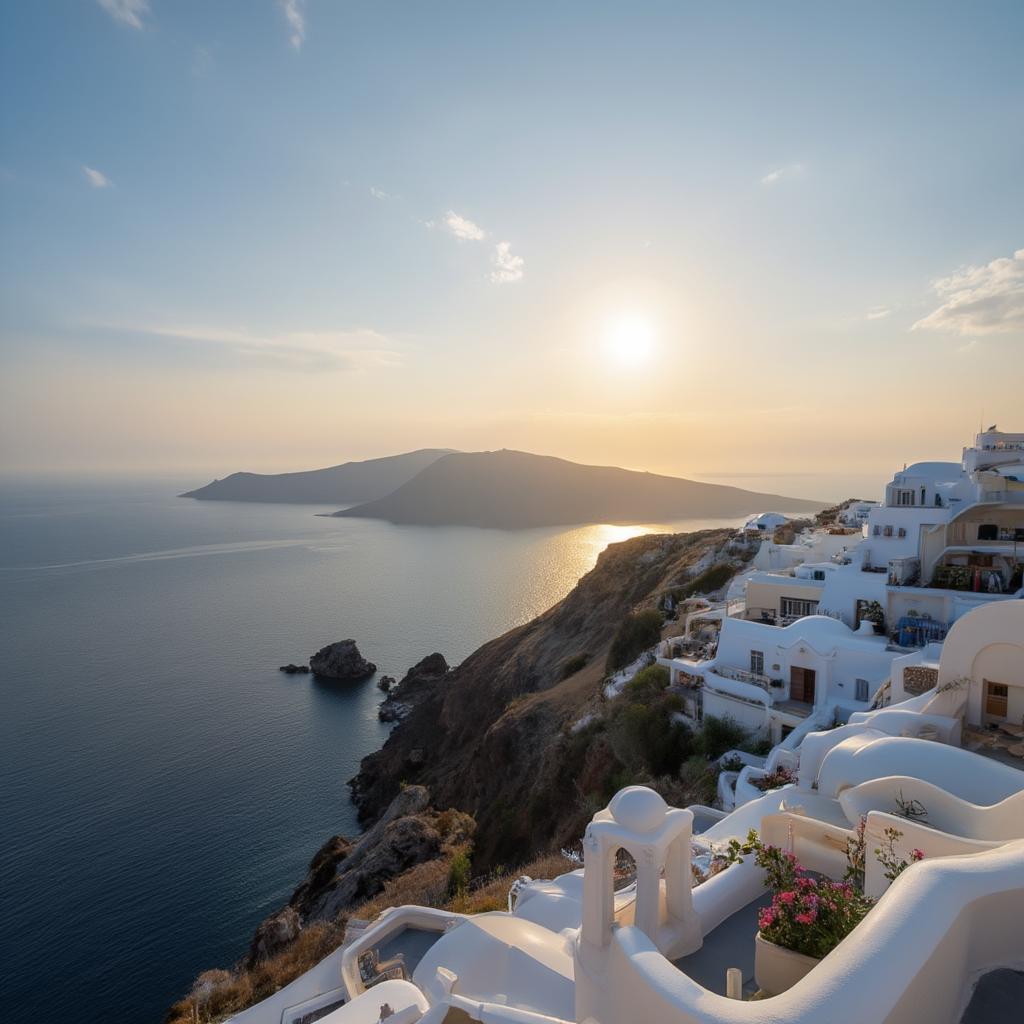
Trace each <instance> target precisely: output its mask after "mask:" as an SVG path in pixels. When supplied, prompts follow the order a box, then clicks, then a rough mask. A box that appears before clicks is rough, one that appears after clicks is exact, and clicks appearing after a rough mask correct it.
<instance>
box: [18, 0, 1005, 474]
mask: <svg viewBox="0 0 1024 1024" xmlns="http://www.w3.org/2000/svg"><path fill="white" fill-rule="evenodd" d="M0 35H2V43H0V46H2V52H0V57H2V60H0V76H2V87H3V92H4V96H5V101H4V103H3V105H2V111H0V143H2V150H0V202H2V208H0V216H2V220H0V228H2V234H3V240H2V243H0V272H2V284H0V289H2V290H0V305H2V308H0V357H2V359H3V363H4V367H3V369H4V374H3V378H4V384H3V393H2V397H3V410H2V412H0V427H2V432H3V441H2V445H3V447H2V448H0V455H2V458H3V461H4V463H5V464H6V465H8V466H10V467H12V468H17V469H20V470H26V469H40V470H46V469H54V470H64V469H68V468H79V469H96V470H104V469H118V468H124V469H131V468H136V467H139V468H141V467H158V468H168V469H184V468H188V469H191V468H195V469H197V470H198V469H200V468H201V469H204V470H206V469H210V470H211V471H214V470H216V471H224V472H226V471H229V470H231V469H235V468H241V467H242V466H247V467H250V468H257V469H259V468H278V469H286V468H298V467H300V466H307V465H315V464H318V463H320V464H322V463H330V462H336V461H341V460H342V459H344V458H348V457H364V456H370V455H377V454H385V453H386V452H388V451H392V450H397V449H400V448H413V447H418V446H420V445H433V444H438V445H451V446H453V447H461V448H494V447H503V446H508V447H522V448H529V449H531V450H538V451H546V452H551V453H554V454H562V455H566V456H568V457H571V458H578V459H580V460H583V461H595V462H616V463H619V464H623V465H630V466H635V467H638V468H649V469H655V470H663V471H670V472H678V473H687V472H689V473H694V474H696V473H703V472H711V471H723V472H735V473H741V472H749V471H752V470H754V469H758V470H760V469H765V468H767V469H771V470H773V471H774V470H778V471H780V472H786V471H791V470H792V469H793V468H794V467H795V466H798V465H805V466H807V465H809V466H812V467H814V468H817V467H825V466H826V465H828V464H830V463H831V462H832V461H833V460H834V459H835V458H836V457H837V456H838V457H841V458H844V459H848V460H850V462H851V464H852V463H856V468H857V469H858V470H860V471H863V472H874V471H875V467H876V465H877V467H878V471H879V472H882V473H884V472H887V471H888V469H890V468H892V463H893V462H894V461H898V462H902V461H904V460H905V459H907V458H915V457H917V456H919V455H920V456H921V457H926V456H927V457H939V456H946V457H949V456H952V457H955V456H956V454H957V452H958V450H959V446H960V445H961V444H962V443H965V442H966V441H967V440H968V436H969V434H970V431H971V430H973V429H974V427H975V426H976V425H977V420H978V417H979V415H982V414H984V415H985V416H986V418H988V419H990V420H991V419H994V418H997V417H1001V418H1002V420H1003V421H1004V422H1003V424H1002V425H1004V426H1006V427H1007V428H1013V427H1014V426H1015V423H1014V421H1013V420H1012V417H1013V415H1014V414H1015V413H1016V414H1017V427H1016V428H1017V429H1024V427H1021V426H1020V425H1019V422H1020V412H1019V408H1020V405H1021V403H1020V394H1021V387H1022V385H1024V355H1022V348H1024V253H1022V254H1021V256H1020V257H1019V258H1015V256H1014V254H1015V253H1016V252H1018V251H1020V250H1022V249H1024V171H1022V168H1024V75H1022V73H1021V71H1022V62H1021V53H1022V52H1024V5H1022V4H1021V3H1019V2H1013V3H1003V4H1000V3H987V2H986V3H978V4H971V5H965V4H937V3H928V4H923V3H922V4H911V3H900V4H891V3H885V4H872V3H857V4H852V3H851V4H838V3H837V4H811V3H806V4H804V3H785V4H781V3H780V4H772V3H752V4H730V5H724V4H711V3H706V4H696V3H681V2H676V3H643V4H629V5H626V4H602V3H585V4H584V3H577V4H574V3H561V4H551V3H517V4H508V5H493V4H481V3H447V2H436V3H430V4H425V3H421V4H415V3H404V4H396V3H388V2H375V3H348V2H340V0H339V2H328V0H306V2H302V0H293V2H290V3H280V2H275V0H246V2H237V3H231V2H227V0H225V2H216V3H214V2H189V0H173V2H172V0H148V2H145V0H100V2H97V0H74V2H71V0H68V2H56V0H39V2H37V3H9V4H6V5H4V6H3V9H2V11H0ZM626 321H628V322H629V323H634V324H635V323H642V325H643V328H642V330H640V331H639V333H637V331H634V332H633V334H630V333H629V331H628V330H627V331H626V335H625V336H624V339H620V340H619V341H618V342H616V341H615V340H614V339H613V340H612V341H611V342H609V337H611V335H614V333H615V331H616V330H618V328H617V327H616V326H615V325H616V324H620V323H623V322H626ZM915 325H916V326H915ZM631 340H632V341H635V342H636V351H635V352H634V353H633V354H630V353H628V352H626V353H624V352H623V351H622V349H623V346H625V348H627V349H628V348H629V346H630V343H631ZM993 367H998V368H999V373H998V374H996V375H995V377H993V374H992V372H991V371H992V368H993ZM939 396H942V397H941V400H939ZM855 424H856V425H855ZM126 427H127V429H126ZM765 434H770V435H772V436H773V437H775V438H777V439H778V440H777V442H776V443H775V444H773V445H772V448H771V451H770V452H768V453H766V452H764V451H754V449H752V446H751V444H750V438H751V436H762V435H765ZM801 438H803V440H800V439H801ZM951 448H952V451H951V450H950V449H951Z"/></svg>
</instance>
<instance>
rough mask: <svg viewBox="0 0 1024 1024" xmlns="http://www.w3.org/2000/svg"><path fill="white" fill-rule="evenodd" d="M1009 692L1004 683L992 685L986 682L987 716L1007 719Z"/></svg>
mask: <svg viewBox="0 0 1024 1024" xmlns="http://www.w3.org/2000/svg"><path fill="white" fill-rule="evenodd" d="M1008 697H1009V692H1008V690H1007V688H1006V687H1005V686H1004V685H1003V684H1002V683H990V682H989V681H988V680H987V679H986V680H985V714H986V715H988V716H990V717H991V718H999V719H1005V718H1006V705H1007V698H1008Z"/></svg>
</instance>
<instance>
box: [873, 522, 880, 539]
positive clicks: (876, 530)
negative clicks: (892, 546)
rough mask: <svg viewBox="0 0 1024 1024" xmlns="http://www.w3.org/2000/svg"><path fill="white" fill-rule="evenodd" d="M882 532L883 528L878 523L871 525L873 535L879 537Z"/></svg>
mask: <svg viewBox="0 0 1024 1024" xmlns="http://www.w3.org/2000/svg"><path fill="white" fill-rule="evenodd" d="M881 532H882V528H881V527H880V526H879V525H878V523H875V525H874V526H872V527H871V533H872V536H875V537H877V536H879V535H880V534H881Z"/></svg>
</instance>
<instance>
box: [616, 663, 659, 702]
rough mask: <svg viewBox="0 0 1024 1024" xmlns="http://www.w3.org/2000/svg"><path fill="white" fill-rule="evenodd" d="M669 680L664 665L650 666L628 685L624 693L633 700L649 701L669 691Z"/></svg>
mask: <svg viewBox="0 0 1024 1024" xmlns="http://www.w3.org/2000/svg"><path fill="white" fill-rule="evenodd" d="M669 678H670V677H669V671H668V669H667V668H665V666H664V665H648V666H647V668H642V669H640V671H639V672H637V674H636V675H635V676H633V678H632V679H631V680H630V681H629V682H628V683H626V685H625V686H624V687H623V689H622V692H623V694H624V695H625V696H627V697H629V698H630V699H632V700H641V701H648V700H651V699H653V698H655V697H658V696H659V695H660V694H661V693H662V692H663V691H664V690H667V689H668V684H669Z"/></svg>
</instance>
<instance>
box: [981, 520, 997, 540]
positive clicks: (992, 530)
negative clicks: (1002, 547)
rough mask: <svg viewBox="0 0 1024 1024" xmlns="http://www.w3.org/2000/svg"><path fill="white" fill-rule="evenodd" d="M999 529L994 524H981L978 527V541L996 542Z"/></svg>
mask: <svg viewBox="0 0 1024 1024" xmlns="http://www.w3.org/2000/svg"><path fill="white" fill-rule="evenodd" d="M998 539H999V527H998V526H996V524H995V523H981V524H980V525H979V526H978V540H998Z"/></svg>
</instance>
